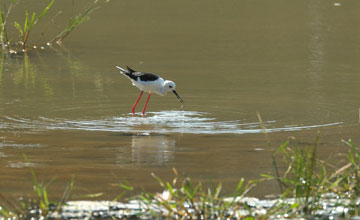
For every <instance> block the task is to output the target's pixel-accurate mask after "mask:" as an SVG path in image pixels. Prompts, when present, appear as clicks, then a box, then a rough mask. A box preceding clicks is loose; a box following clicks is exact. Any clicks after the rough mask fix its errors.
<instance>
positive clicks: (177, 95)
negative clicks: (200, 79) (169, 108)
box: [173, 90, 184, 103]
mask: <svg viewBox="0 0 360 220" xmlns="http://www.w3.org/2000/svg"><path fill="white" fill-rule="evenodd" d="M173 93H174V94H175V95H176V97H177V98H178V99H179V101H180V102H181V103H184V101H183V100H182V99H181V98H180V96H179V94H177V92H176V91H175V90H173Z"/></svg>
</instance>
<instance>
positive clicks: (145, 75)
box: [132, 72, 159, 82]
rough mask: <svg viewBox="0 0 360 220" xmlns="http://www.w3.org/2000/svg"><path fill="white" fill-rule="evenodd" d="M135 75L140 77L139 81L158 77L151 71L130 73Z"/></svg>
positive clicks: (153, 79) (152, 79)
mask: <svg viewBox="0 0 360 220" xmlns="http://www.w3.org/2000/svg"><path fill="white" fill-rule="evenodd" d="M132 74H133V75H134V76H135V77H137V78H140V80H141V81H145V82H146V81H155V80H157V79H159V76H157V75H155V74H152V73H143V72H134V73H132Z"/></svg>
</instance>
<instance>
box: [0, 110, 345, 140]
mask: <svg viewBox="0 0 360 220" xmlns="http://www.w3.org/2000/svg"><path fill="white" fill-rule="evenodd" d="M276 124H277V123H276V121H266V122H265V126H266V127H267V128H268V129H267V131H268V132H280V131H298V130H304V129H312V128H320V127H327V126H333V125H339V124H341V122H334V123H327V124H315V125H285V126H283V127H275V126H276ZM1 129H24V130H31V131H32V132H36V131H39V132H40V131H44V130H83V131H106V132H119V133H124V134H125V135H126V134H134V135H144V136H147V135H150V134H169V133H185V134H251V133H261V132H262V128H261V126H260V123H259V122H250V123H249V122H246V123H245V122H242V121H240V120H233V121H217V120H216V118H213V117H211V116H210V114H208V113H205V112H196V111H160V112H149V113H148V115H147V116H146V117H141V116H140V114H139V115H138V116H135V117H133V116H131V115H130V114H127V115H123V116H120V117H109V118H103V119H92V120H91V119H89V120H86V119H85V120H68V119H63V118H56V119H51V118H45V117H38V118H35V119H26V118H20V117H19V118H15V117H3V118H2V119H1Z"/></svg>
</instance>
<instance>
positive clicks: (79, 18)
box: [50, 0, 110, 43]
mask: <svg viewBox="0 0 360 220" xmlns="http://www.w3.org/2000/svg"><path fill="white" fill-rule="evenodd" d="M109 1H110V0H106V1H105V3H108V2H109ZM99 7H100V6H99V0H95V1H94V2H93V3H92V4H90V5H89V7H88V8H87V9H85V10H84V11H83V12H80V13H79V14H77V15H76V16H74V17H73V18H72V19H70V21H69V24H68V25H67V26H66V27H65V29H64V30H63V31H62V32H60V33H59V34H58V35H57V36H56V37H55V38H53V39H52V40H51V41H50V42H53V41H56V42H57V43H62V42H63V40H64V39H65V37H67V36H68V35H69V34H70V33H71V32H72V31H73V30H74V29H75V28H76V27H78V26H79V25H80V24H82V23H84V22H86V21H88V20H89V19H90V15H91V14H92V13H93V12H94V11H95V10H96V9H98V8H99Z"/></svg>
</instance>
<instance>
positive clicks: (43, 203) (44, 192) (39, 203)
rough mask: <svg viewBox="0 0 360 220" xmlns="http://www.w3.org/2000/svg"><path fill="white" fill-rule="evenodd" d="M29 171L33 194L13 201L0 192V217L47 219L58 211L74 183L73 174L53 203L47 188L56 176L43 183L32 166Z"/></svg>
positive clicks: (67, 197) (68, 195) (68, 196)
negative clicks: (58, 199) (61, 193)
mask: <svg viewBox="0 0 360 220" xmlns="http://www.w3.org/2000/svg"><path fill="white" fill-rule="evenodd" d="M24 158H25V160H27V156H26V155H24ZM30 172H31V176H32V181H33V189H34V192H35V196H34V197H29V198H25V197H22V198H20V199H19V200H18V202H13V201H11V200H10V199H9V198H7V197H6V196H5V195H4V194H3V193H1V192H0V217H5V218H7V219H14V220H16V219H47V218H48V217H49V216H52V215H53V214H54V213H58V212H60V211H61V208H62V206H63V205H64V204H65V203H66V201H67V200H68V199H69V198H70V193H71V191H72V189H73V187H74V184H75V178H74V176H73V177H72V178H71V180H70V182H69V183H68V184H67V186H66V188H65V190H64V193H63V196H62V198H61V200H60V201H59V202H58V203H53V202H50V201H49V198H48V195H49V192H48V188H49V186H50V185H51V184H52V183H53V182H54V181H55V179H56V177H53V178H52V179H51V180H50V181H49V182H48V183H46V184H43V183H40V182H39V180H38V177H37V175H36V173H35V170H34V169H33V168H30ZM0 219H2V218H0Z"/></svg>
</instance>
